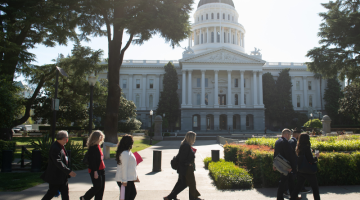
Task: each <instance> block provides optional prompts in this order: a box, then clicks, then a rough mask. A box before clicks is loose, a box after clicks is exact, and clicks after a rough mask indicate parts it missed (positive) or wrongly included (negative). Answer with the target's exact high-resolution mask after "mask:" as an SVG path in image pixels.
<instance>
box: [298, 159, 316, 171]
mask: <svg viewBox="0 0 360 200" xmlns="http://www.w3.org/2000/svg"><path fill="white" fill-rule="evenodd" d="M301 159H302V161H301V162H300V164H299V168H298V172H300V173H304V174H315V173H316V172H317V164H316V163H309V162H308V161H307V159H306V157H305V155H301Z"/></svg>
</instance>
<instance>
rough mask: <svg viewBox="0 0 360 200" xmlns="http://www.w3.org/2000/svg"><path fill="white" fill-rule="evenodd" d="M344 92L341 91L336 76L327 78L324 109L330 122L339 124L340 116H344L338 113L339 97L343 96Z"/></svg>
mask: <svg viewBox="0 0 360 200" xmlns="http://www.w3.org/2000/svg"><path fill="white" fill-rule="evenodd" d="M343 96H344V94H343V93H342V91H341V85H340V83H339V81H338V80H337V79H336V78H332V79H329V80H328V83H327V87H326V89H325V93H324V100H325V102H326V104H325V110H326V112H327V115H329V116H330V118H331V120H332V121H331V123H332V124H339V123H340V121H342V120H341V118H343V117H345V116H343V115H339V109H340V103H339V101H340V99H341V98H343Z"/></svg>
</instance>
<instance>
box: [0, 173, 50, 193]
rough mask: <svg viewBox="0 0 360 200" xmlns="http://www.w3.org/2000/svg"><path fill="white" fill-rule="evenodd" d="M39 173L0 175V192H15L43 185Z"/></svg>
mask: <svg viewBox="0 0 360 200" xmlns="http://www.w3.org/2000/svg"><path fill="white" fill-rule="evenodd" d="M40 175H41V173H31V172H26V173H0V180H2V181H0V192H17V191H22V190H25V189H27V188H30V187H34V186H36V185H39V184H41V183H43V182H44V181H43V180H42V179H40Z"/></svg>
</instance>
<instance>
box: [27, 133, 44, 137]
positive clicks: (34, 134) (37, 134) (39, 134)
mask: <svg viewBox="0 0 360 200" xmlns="http://www.w3.org/2000/svg"><path fill="white" fill-rule="evenodd" d="M28 134H29V136H42V133H28Z"/></svg>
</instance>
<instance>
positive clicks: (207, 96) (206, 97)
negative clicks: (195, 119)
mask: <svg viewBox="0 0 360 200" xmlns="http://www.w3.org/2000/svg"><path fill="white" fill-rule="evenodd" d="M205 105H209V95H208V94H207V93H206V94H205Z"/></svg>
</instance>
